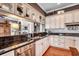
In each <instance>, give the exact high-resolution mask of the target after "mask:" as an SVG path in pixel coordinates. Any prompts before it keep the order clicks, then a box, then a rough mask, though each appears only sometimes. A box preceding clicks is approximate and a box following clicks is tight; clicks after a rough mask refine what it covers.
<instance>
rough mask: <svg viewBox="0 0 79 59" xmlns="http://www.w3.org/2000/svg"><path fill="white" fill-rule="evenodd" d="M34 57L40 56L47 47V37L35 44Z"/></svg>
mask: <svg viewBox="0 0 79 59" xmlns="http://www.w3.org/2000/svg"><path fill="white" fill-rule="evenodd" d="M35 47H36V48H35V55H36V56H42V55H43V54H44V53H45V51H46V50H47V49H48V47H49V42H48V37H45V38H43V39H41V40H38V41H36V42H35Z"/></svg>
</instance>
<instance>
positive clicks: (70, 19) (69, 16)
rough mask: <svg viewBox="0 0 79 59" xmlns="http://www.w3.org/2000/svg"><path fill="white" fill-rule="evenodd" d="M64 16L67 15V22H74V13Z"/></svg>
mask: <svg viewBox="0 0 79 59" xmlns="http://www.w3.org/2000/svg"><path fill="white" fill-rule="evenodd" d="M64 16H65V23H71V22H73V14H72V13H67V14H65V15H64Z"/></svg>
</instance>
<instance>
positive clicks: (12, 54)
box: [1, 51, 14, 56]
mask: <svg viewBox="0 0 79 59" xmlns="http://www.w3.org/2000/svg"><path fill="white" fill-rule="evenodd" d="M1 56H14V51H10V52H7V53H5V54H3V55H1Z"/></svg>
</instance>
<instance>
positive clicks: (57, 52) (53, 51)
mask: <svg viewBox="0 0 79 59" xmlns="http://www.w3.org/2000/svg"><path fill="white" fill-rule="evenodd" d="M43 56H71V52H70V50H66V49H62V48H57V47H52V46H50V47H49V49H48V50H47V51H46V52H45V53H44V54H43Z"/></svg>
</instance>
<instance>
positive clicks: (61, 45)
mask: <svg viewBox="0 0 79 59" xmlns="http://www.w3.org/2000/svg"><path fill="white" fill-rule="evenodd" d="M58 38H59V39H58V47H60V48H64V47H65V43H64V36H58Z"/></svg>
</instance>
